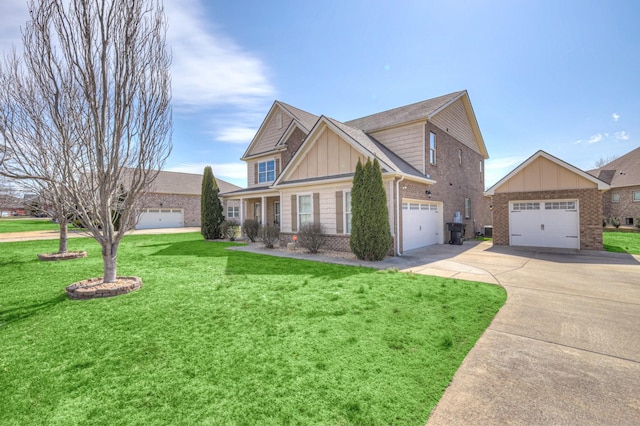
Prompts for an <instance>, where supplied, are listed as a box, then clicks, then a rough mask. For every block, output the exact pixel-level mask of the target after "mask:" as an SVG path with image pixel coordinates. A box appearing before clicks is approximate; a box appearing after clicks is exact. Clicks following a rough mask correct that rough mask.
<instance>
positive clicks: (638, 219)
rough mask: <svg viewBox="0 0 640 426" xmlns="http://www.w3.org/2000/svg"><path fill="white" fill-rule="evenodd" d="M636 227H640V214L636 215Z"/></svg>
mask: <svg viewBox="0 0 640 426" xmlns="http://www.w3.org/2000/svg"><path fill="white" fill-rule="evenodd" d="M635 221H636V228H640V214H639V215H638V216H636V219H635Z"/></svg>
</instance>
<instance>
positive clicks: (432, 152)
mask: <svg viewBox="0 0 640 426" xmlns="http://www.w3.org/2000/svg"><path fill="white" fill-rule="evenodd" d="M429 163H431V164H436V134H435V133H433V132H429Z"/></svg>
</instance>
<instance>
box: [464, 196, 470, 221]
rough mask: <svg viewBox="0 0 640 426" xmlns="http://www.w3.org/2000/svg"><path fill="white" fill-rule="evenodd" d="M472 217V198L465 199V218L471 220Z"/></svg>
mask: <svg viewBox="0 0 640 426" xmlns="http://www.w3.org/2000/svg"><path fill="white" fill-rule="evenodd" d="M470 217H471V198H465V199H464V218H465V219H469V218H470Z"/></svg>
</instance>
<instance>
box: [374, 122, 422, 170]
mask: <svg viewBox="0 0 640 426" xmlns="http://www.w3.org/2000/svg"><path fill="white" fill-rule="evenodd" d="M371 136H373V137H374V138H375V139H376V140H377V141H379V142H381V143H382V144H383V145H384V146H386V147H387V148H389V149H390V150H391V151H393V152H394V153H395V154H396V155H398V156H399V157H400V158H402V159H403V160H405V161H406V162H407V163H409V164H410V165H411V166H413V167H414V168H415V169H416V170H420V171H423V170H424V151H423V149H424V144H423V140H424V123H416V124H410V125H407V126H401V127H394V128H392V129H386V130H381V131H379V132H374V133H371Z"/></svg>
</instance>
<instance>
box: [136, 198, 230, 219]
mask: <svg viewBox="0 0 640 426" xmlns="http://www.w3.org/2000/svg"><path fill="white" fill-rule="evenodd" d="M227 205H231V206H239V205H240V201H238V200H229V201H226V202H225V201H223V202H222V207H223V214H224V215H225V217H226V215H227ZM140 206H141V208H142V209H160V208H163V209H183V210H184V226H186V227H189V226H200V195H185V194H159V193H150V194H145V195H144V196H143V197H141V199H140Z"/></svg>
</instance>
